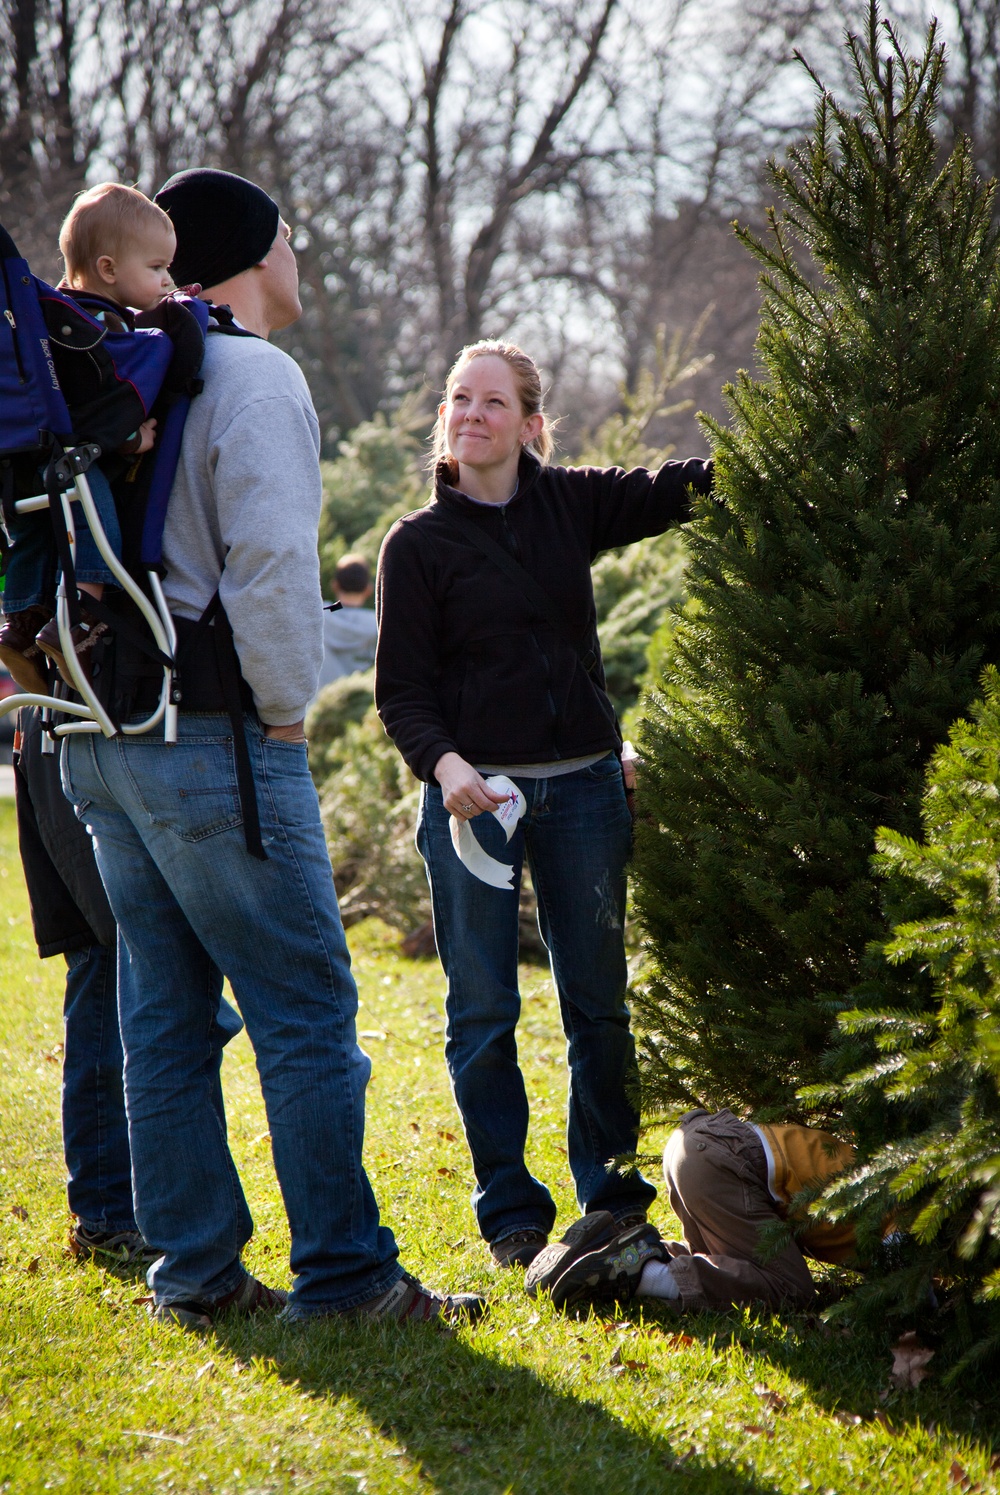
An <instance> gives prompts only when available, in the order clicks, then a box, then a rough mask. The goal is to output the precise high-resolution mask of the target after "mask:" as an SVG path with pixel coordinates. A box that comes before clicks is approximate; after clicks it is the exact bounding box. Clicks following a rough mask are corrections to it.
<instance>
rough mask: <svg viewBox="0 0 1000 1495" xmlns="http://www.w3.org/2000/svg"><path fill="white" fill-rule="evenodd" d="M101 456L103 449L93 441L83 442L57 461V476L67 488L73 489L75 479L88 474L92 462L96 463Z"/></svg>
mask: <svg viewBox="0 0 1000 1495" xmlns="http://www.w3.org/2000/svg"><path fill="white" fill-rule="evenodd" d="M100 455H101V448H100V447H99V446H96V445H95V444H94V442H92V441H84V442H81V444H80V445H79V446H75V447H74V448H73V450H72V451H69V452H64V453H63V455H62V456H61V457H60V458H59V459H58V460H57V461H56V464H55V474H56V477H57V478H58V479H59V481H60V483H63V484H64V485H65V486H66V487H67V488H70V487H72V485H73V481H74V479H75V478H76V477H77V476H78V475H79V474H80V473H81V472H86V471H87V469H88V468H89V467H90V465H91V463H92V462H96V461H97V459H98V457H99V456H100Z"/></svg>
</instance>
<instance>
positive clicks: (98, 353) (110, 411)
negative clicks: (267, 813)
mask: <svg viewBox="0 0 1000 1495" xmlns="http://www.w3.org/2000/svg"><path fill="white" fill-rule="evenodd" d="M99 301H100V298H93V300H92V301H90V302H88V298H86V297H84V296H82V295H81V296H80V297H79V298H77V296H76V295H74V296H73V297H70V296H69V295H66V294H64V293H63V292H62V291H60V290H59V289H58V288H55V287H53V286H50V285H47V284H46V283H45V281H43V280H40V279H38V278H37V277H36V276H34V275H33V274H32V273H31V270H30V269H29V267H28V265H27V263H26V262H25V260H24V259H22V258H21V257H20V255H19V254H18V251H17V248H16V246H15V244H14V241H13V239H12V238H11V236H10V235H9V234H8V233H7V232H6V230H5V229H3V228H2V227H0V508H2V512H3V516H4V518H5V519H6V520H8V521H9V520H10V518H12V517H13V516H14V515H15V514H27V513H32V512H34V511H36V510H40V509H48V510H49V511H50V513H51V515H52V522H53V536H54V540H55V545H56V551H57V553H58V556H59V561H60V566H61V571H62V580H61V582H60V585H59V589H58V594H57V598H56V621H57V625H58V629H59V638H60V644H61V648H62V652H63V655H64V657H65V660H66V664H67V667H68V669H69V672H70V673H71V675H72V677H73V683H74V692H72V693H71V692H68V691H67V690H66V689H65V687H64V685H63V682H62V681H60V680H57V679H54V680H53V684H52V694H51V695H48V696H43V695H34V694H27V693H19V694H17V695H13V696H10V697H8V698H7V699H6V700H4V701H0V715H6V714H7V713H8V712H9V711H12V710H15V709H17V708H18V707H19V706H22V705H33V706H38V707H40V708H42V712H43V721H44V722H45V724H46V727H47V730H48V732H49V736H50V739H51V738H54V737H65V736H67V735H69V734H71V733H77V732H103V733H104V735H105V736H107V737H112V736H114V735H116V734H117V733H119V732H121V733H123V734H126V735H136V734H141V733H144V732H149V731H151V730H153V729H154V728H157V727H159V726H160V724H161V723H162V724H163V735H164V740H165V741H166V742H176V741H177V710H178V706H179V704H180V700H181V682H180V679H179V669H180V668H181V667H182V666H183V665H184V661H185V655H187V656H188V662H189V664H188V667H189V668H190V670H191V677H192V680H193V681H194V683H195V690H194V694H195V697H196V698H197V697H198V696H199V683H198V682H199V680H200V678H201V676H200V675H199V671H198V670H197V669H193V668H191V661H192V660H194V661H196V660H197V655H198V652H199V647H200V649H201V652H202V653H204V652H205V651H204V646H205V644H206V642H207V641H212V642H213V643H214V648H213V650H212V651H211V652H212V659H211V672H212V682H213V684H212V685H211V687H210V693H211V692H214V694H213V701H212V704H213V706H214V708H215V709H225V710H227V711H228V713H229V716H230V719H231V721H232V723H233V729H234V746H235V750H236V759H237V762H236V768H237V780H238V784H239V789H240V798H241V802H242V808H243V812H244V827H245V832H246V841H247V849H248V851H250V852H251V854H252V855H254V856H257V857H259V858H264V857H265V853H264V851H263V847H262V845H261V840H260V829H259V821H258V815H257V805H256V797H255V795H254V791H253V778H252V773H251V770H250V761H249V754H248V751H247V746H246V737H245V732H244V729H243V712H244V710H246V709H247V705H248V702H247V693H246V689H245V686H243V682H242V681H241V678H240V674H239V665H238V661H237V659H236V654H235V649H234V647H233V644H232V631H231V629H230V628H229V626H228V620H227V619H226V617H225V613H224V611H223V610H222V608H221V606H220V604H219V600H218V593H216V595H215V597H213V599H212V601H211V602H210V603H209V606H208V607H207V608H206V610H205V613H204V614H203V616H202V618H201V619H199V620H198V623H197V624H193V625H192V624H188V625H187V638H186V639H185V640H183V641H182V644H181V647H180V648H179V641H178V628H179V627H182V628H183V626H184V625H183V624H182V623H181V620H178V619H175V618H173V617H171V614H170V611H169V609H168V607H167V603H166V599H165V597H164V594H163V588H162V580H161V579H162V576H163V574H164V573H163V562H162V541H163V526H164V522H165V519H166V511H167V502H168V500H169V497H170V491H171V488H172V486H173V482H174V477H175V475H176V471H177V463H178V459H179V456H180V447H181V438H182V436H183V432H184V423H185V421H186V419H187V414H188V410H189V408H190V403H191V399H192V398H193V397H194V396H195V395H197V394H198V393H199V392H200V389H201V384H200V381H199V380H198V377H197V375H198V370H199V368H200V366H201V360H202V356H203V353H204V340H205V335H206V332H207V331H208V330H209V326H210V324H211V327H212V330H213V331H223V332H231V333H234V334H236V335H242V336H250V335H251V334H249V333H245V332H244V330H243V329H242V328H239V327H237V326H235V325H234V323H233V319H232V315H231V313H229V311H228V308H225V307H218V308H216V307H211V306H209V304H208V303H207V302H204V301H200V300H197V299H194V298H191V297H187V296H182V295H176V296H173V297H171V298H169V299H168V300H166V301H164V302H163V303H161V305H160V306H158V307H156V308H155V310H154V311H153V312H149V313H144V314H140V315H139V316H138V317H137V318H136V326H135V330H134V331H133V330H131V329H128V328H126V329H125V330H123V331H117V330H114V329H113V326H109V325H107V324H106V323H105V322H104V320H103V318H102V317H101V316H100V309H99V305H98V303H99ZM88 308H89V309H88ZM116 310H117V308H116ZM95 313H96V314H95ZM150 414H155V415H156V416H157V420H158V427H157V438H156V443H155V445H154V448H153V450H152V452H150V453H148V454H146V456H145V457H144V458H143V459H142V460H141V461H136V462H131V463H130V462H129V460H128V459H125V460H119V461H118V464H117V465H118V468H119V469H120V470H119V472H118V474H117V481H116V480H115V479H114V478H113V477H112V472H113V470H114V467H115V461H114V453H115V452H116V451H117V449H118V448H119V447H120V446H121V445H122V444H123V443H124V442H126V441H127V439H128V437H129V436H130V435H131V434H132V433H134V432H135V431H136V430H137V428H138V426H139V425H140V424H141V422H142V421H144V420H145V419H146V418H147V417H148V416H150ZM102 456H104V458H105V463H107V462H108V460H109V459H110V466H111V469H112V471H111V472H109V471H108V467H107V465H105V471H106V472H107V473H108V476H109V477H112V482H111V487H112V493H113V495H114V497H115V502H116V508H117V510H118V514H119V519H120V522H121V530H122V560H119V559H118V557H117V556H116V555H115V553H114V551H113V550H112V549H111V547H110V545H109V544H108V541H107V538H106V536H105V534H104V530H103V528H102V526H101V523H100V519H99V517H98V513H97V509H96V507H95V505H94V501H93V498H92V496H91V492H90V485H89V483H88V481H87V472H88V470H89V468H90V466H91V464H92V463H94V462H96V461H97V460H98V459H99V458H102ZM74 505H77V506H78V507H79V509H80V510H81V511H82V512H83V514H84V515H85V517H86V520H87V524H88V527H89V529H90V532H91V534H92V536H93V538H94V541H95V544H96V545H97V548H98V550H99V552H100V554H101V556H102V557H103V559H104V561H105V563H106V564H107V566H108V568H109V570H110V571H111V572H112V574H113V575H114V576H115V578H116V580H117V582H118V585H119V586H120V588H121V591H120V592H118V593H116V594H114V600H113V602H112V603H108V602H103V603H97V602H95V601H94V600H93V599H91V598H88V608H89V609H90V610H91V611H93V612H96V613H97V615H98V616H99V617H101V618H102V619H104V620H105V621H106V622H108V623H109V625H110V629H111V634H110V637H109V646H110V653H109V656H108V658H107V660H106V661H99V662H98V666H97V669H96V671H95V672H94V678H93V680H90V679H88V678H87V676H86V674H85V673H84V671H83V670H82V668H81V667H80V665H79V664H78V662H77V658H76V651H75V649H74V646H73V640H72V634H71V630H72V628H73V626H74V625H75V624H76V623H77V622H78V621H79V598H78V594H77V589H76V578H75V571H74V559H75V548H76V546H75V536H76V529H75V524H74V517H73V508H74ZM0 543H3V544H5V543H6V542H5V541H2V539H0ZM210 628H211V633H209V629H210ZM97 647H98V649H99V650H101V649H103V648H104V645H103V641H102V643H101V644H99V645H98V646H97ZM201 674H202V675H203V674H204V672H203V671H202V672H201ZM151 687H152V689H151ZM201 694H202V695H204V688H202V690H201ZM216 696H217V697H218V699H217V701H216V699H215V698H216ZM139 702H141V703H142V711H145V710H146V709H147V706H148V709H149V714H148V715H146V716H143V715H142V711H141V712H140V713H139V714H140V717H141V719H140V720H138V721H137V720H133V719H129V720H127V721H124V720H122V718H123V717H124V716H126V715H127V716H129V717H130V718H132V717H134V716H135V714H136V712H135V710H134V709H133V708H134V707H135V706H136V705H137V703H139ZM191 704H192V706H193V707H197V704H198V702H197V700H194V701H192V703H191Z"/></svg>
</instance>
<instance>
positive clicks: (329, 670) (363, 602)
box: [319, 555, 378, 690]
mask: <svg viewBox="0 0 1000 1495" xmlns="http://www.w3.org/2000/svg"><path fill="white" fill-rule="evenodd" d="M333 594H334V596H335V597H336V599H337V601H338V602H339V603H340V606H339V607H338V608H337V610H336V612H327V613H324V614H323V664H322V667H321V668H320V672H319V689H320V690H322V689H323V686H324V685H329V684H330V683H331V682H332V681H334V680H339V679H340V677H341V675H355V674H357V673H358V672H359V671H362V670H370V669H371V667H372V665H373V664H374V663H375V642H376V639H377V638H378V623H377V622H376V621H375V610H374V608H372V607H369V605H368V604H369V602H370V601H371V596H372V576H371V572H370V570H369V569H368V563H367V561H366V560H365V558H364V556H363V555H345V556H344V558H343V560H342V561H340V563H339V564H338V566H337V570H336V574H335V576H334V582H333Z"/></svg>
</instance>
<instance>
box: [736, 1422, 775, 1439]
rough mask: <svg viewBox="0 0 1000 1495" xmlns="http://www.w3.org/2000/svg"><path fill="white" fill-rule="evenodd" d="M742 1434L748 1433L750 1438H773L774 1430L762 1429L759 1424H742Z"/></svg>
mask: <svg viewBox="0 0 1000 1495" xmlns="http://www.w3.org/2000/svg"><path fill="white" fill-rule="evenodd" d="M743 1431H744V1433H749V1434H750V1436H751V1437H752V1438H773V1437H774V1428H766V1427H762V1426H761V1424H760V1423H759V1422H745V1423H743Z"/></svg>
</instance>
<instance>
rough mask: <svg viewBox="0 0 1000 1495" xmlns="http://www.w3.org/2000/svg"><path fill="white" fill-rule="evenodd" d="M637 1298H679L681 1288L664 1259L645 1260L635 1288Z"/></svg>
mask: <svg viewBox="0 0 1000 1495" xmlns="http://www.w3.org/2000/svg"><path fill="white" fill-rule="evenodd" d="M635 1295H636V1297H637V1298H679V1297H680V1295H681V1290H680V1288H679V1287H678V1286H677V1282H676V1279H675V1277H674V1274H673V1272H672V1271H671V1270H670V1266H669V1264H668V1263H667V1262H665V1261H647V1263H646V1265H645V1266H644V1267H643V1269H642V1276H641V1277H640V1278H639V1286H638V1287H637V1288H636V1290H635Z"/></svg>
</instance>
